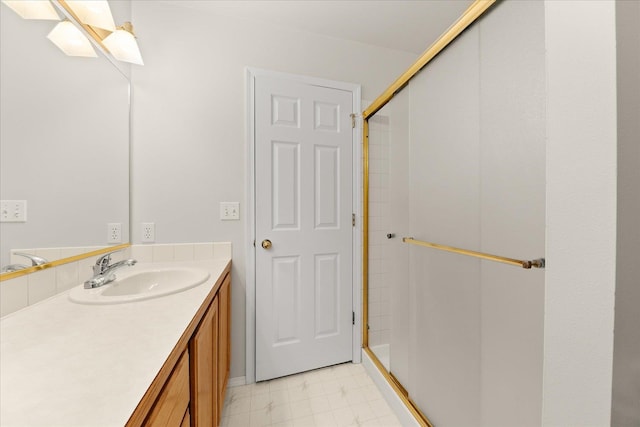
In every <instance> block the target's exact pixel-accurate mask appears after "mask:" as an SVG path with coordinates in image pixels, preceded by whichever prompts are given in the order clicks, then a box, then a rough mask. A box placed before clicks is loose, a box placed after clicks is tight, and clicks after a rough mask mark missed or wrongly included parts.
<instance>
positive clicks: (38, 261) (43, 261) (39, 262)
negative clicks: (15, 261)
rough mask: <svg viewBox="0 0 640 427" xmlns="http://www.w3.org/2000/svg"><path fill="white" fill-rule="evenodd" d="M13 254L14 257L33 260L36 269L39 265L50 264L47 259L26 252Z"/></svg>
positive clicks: (32, 264)
mask: <svg viewBox="0 0 640 427" xmlns="http://www.w3.org/2000/svg"><path fill="white" fill-rule="evenodd" d="M13 254H14V255H18V256H23V257H25V258H29V259H30V260H31V266H33V267H35V266H37V265H42V264H47V263H48V262H49V261H47V260H46V259H45V258H43V257H41V256H36V255H31V254H26V253H24V252H14V253H13Z"/></svg>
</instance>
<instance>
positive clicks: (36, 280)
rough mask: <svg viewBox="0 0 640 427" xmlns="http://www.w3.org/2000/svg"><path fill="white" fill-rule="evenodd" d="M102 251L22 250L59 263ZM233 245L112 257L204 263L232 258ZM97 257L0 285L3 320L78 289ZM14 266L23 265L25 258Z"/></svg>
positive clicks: (152, 248) (172, 247)
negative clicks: (24, 309) (70, 290)
mask: <svg viewBox="0 0 640 427" xmlns="http://www.w3.org/2000/svg"><path fill="white" fill-rule="evenodd" d="M96 249H99V248H47V249H21V250H17V251H18V252H27V253H33V254H35V255H38V256H42V257H44V258H46V259H59V258H66V257H71V256H74V255H78V254H80V253H85V252H90V251H92V250H96ZM231 254H232V252H231V243H230V242H211V243H179V244H157V245H133V246H131V247H129V248H127V249H125V250H123V251H119V252H116V253H114V254H113V255H112V257H111V258H112V260H113V262H116V261H120V260H122V259H126V258H134V259H136V260H137V261H138V262H172V261H204V260H208V259H214V258H231ZM97 258H98V256H95V257H90V258H85V259H82V260H79V261H75V262H70V263H68V264H63V265H59V266H57V267H52V268H47V269H45V270H41V271H37V272H35V273H31V274H27V275H25V276H20V277H17V278H15V279H10V280H5V281H3V282H0V317H2V316H6V315H7V314H10V313H13V312H14V311H17V310H20V309H22V308H24V307H27V306H29V305H32V304H35V303H37V302H40V301H42V300H45V299H47V298H50V297H52V296H54V295H56V294H59V293H61V292H64V291H67V290H69V289H71V288H73V287H74V286H78V285H79V284H80V283H81V282H83V281H84V280H87V279H89V278H90V277H91V274H92V270H91V267H92V266H93V265H94V264H95V262H96V259H97ZM12 262H20V263H24V258H22V259H20V258H15V261H14V258H13V256H12Z"/></svg>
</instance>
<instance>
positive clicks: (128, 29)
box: [102, 22, 144, 65]
mask: <svg viewBox="0 0 640 427" xmlns="http://www.w3.org/2000/svg"><path fill="white" fill-rule="evenodd" d="M102 43H103V44H104V45H105V46H106V47H107V49H109V52H111V54H112V55H113V56H114V57H115V58H116V59H117V60H118V61H124V62H130V63H132V64H137V65H144V62H142V55H141V54H140V49H139V48H138V42H136V36H135V34H133V25H132V24H131V22H125V23H124V24H123V25H122V26H120V27H118V28H117V29H116V30H115V31H114V32H113V33H111V34H109V35H108V36H107V37H105V39H104V40H102Z"/></svg>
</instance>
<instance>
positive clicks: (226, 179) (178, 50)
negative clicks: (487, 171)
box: [131, 1, 415, 377]
mask: <svg viewBox="0 0 640 427" xmlns="http://www.w3.org/2000/svg"><path fill="white" fill-rule="evenodd" d="M183 3H184V4H186V5H189V3H190V2H186V1H185V2H183ZM133 19H134V22H135V25H136V32H137V33H138V34H139V35H140V36H139V39H138V41H139V43H140V46H141V49H142V51H143V55H144V60H145V66H144V67H135V68H134V70H133V72H132V75H133V82H134V89H133V92H134V93H133V97H134V101H133V105H134V109H133V140H132V144H133V147H132V181H133V189H132V200H133V203H132V211H133V214H132V218H131V220H132V227H133V233H132V234H133V242H139V241H140V228H141V225H140V224H141V223H142V222H155V224H156V241H157V242H159V243H163V242H171V243H179V242H201V241H211V240H215V241H231V242H232V243H233V263H234V266H233V271H232V280H233V292H232V298H233V314H232V315H233V318H232V366H231V377H238V376H242V375H244V373H245V259H246V256H245V245H246V241H245V238H246V236H245V224H244V221H243V220H241V221H238V222H229V221H225V222H221V221H220V220H219V219H218V214H219V210H218V203H219V202H221V201H239V202H240V203H241V208H240V215H241V218H244V217H245V212H246V205H245V200H246V196H245V189H246V182H245V177H246V173H247V171H246V168H245V164H246V160H245V155H246V139H245V138H246V135H245V75H244V67H246V66H251V67H258V68H265V69H271V70H276V71H282V72H288V73H294V74H303V75H310V76H317V77H322V78H327V79H332V80H339V81H347V82H354V83H360V84H362V96H363V97H364V98H367V99H373V98H375V97H376V96H377V95H378V94H379V93H381V92H382V91H383V90H384V89H385V88H386V86H387V85H388V84H389V83H390V82H392V81H393V80H394V79H395V78H396V77H397V76H398V75H399V74H400V73H401V72H402V71H403V70H404V69H405V68H406V67H407V66H408V65H409V64H410V63H411V62H412V61H413V60H414V57H415V55H413V54H408V53H406V52H398V51H392V50H388V49H381V48H377V47H373V46H369V45H364V44H359V43H352V42H348V41H343V40H337V39H332V38H327V37H322V36H317V35H313V34H308V33H304V32H296V31H289V30H287V29H285V28H278V27H272V26H269V25H267V24H263V23H256V22H244V21H239V20H235V19H230V18H227V17H223V16H219V15H216V14H214V13H203V12H202V11H199V10H197V9H192V8H187V7H175V6H168V5H164V4H162V3H160V2H151V1H134V2H133Z"/></svg>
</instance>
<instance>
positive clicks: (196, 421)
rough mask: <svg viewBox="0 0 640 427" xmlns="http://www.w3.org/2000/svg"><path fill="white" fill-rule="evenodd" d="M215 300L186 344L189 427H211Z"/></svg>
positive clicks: (215, 355)
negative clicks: (188, 355) (189, 359)
mask: <svg viewBox="0 0 640 427" xmlns="http://www.w3.org/2000/svg"><path fill="white" fill-rule="evenodd" d="M218 314H219V313H218V298H217V297H216V298H214V300H213V302H212V303H211V306H209V309H208V310H207V312H206V314H205V315H204V317H203V319H202V321H201V322H200V325H199V326H198V329H197V330H196V332H195V334H194V335H193V338H192V339H191V342H190V344H189V346H190V351H191V396H192V399H191V425H192V426H194V427H215V426H217V425H218V421H219V417H220V414H219V409H218V408H219V404H218V392H217V376H218V372H217V366H218V351H217V341H218V327H219V326H218Z"/></svg>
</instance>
